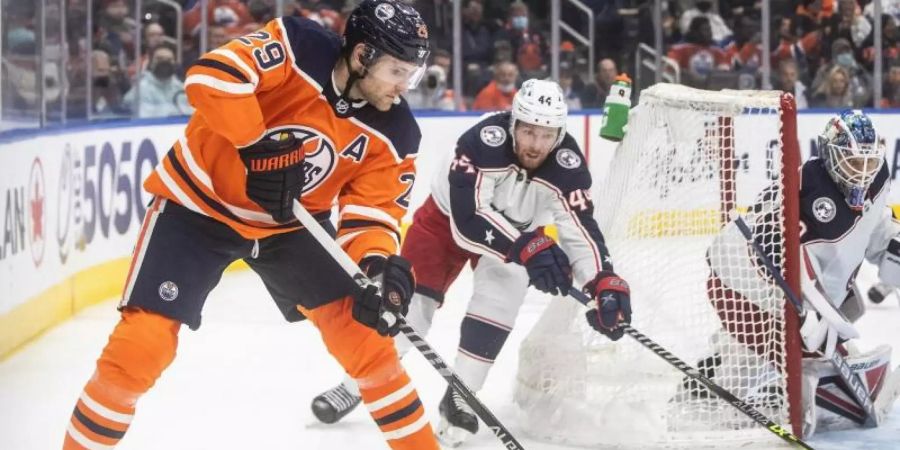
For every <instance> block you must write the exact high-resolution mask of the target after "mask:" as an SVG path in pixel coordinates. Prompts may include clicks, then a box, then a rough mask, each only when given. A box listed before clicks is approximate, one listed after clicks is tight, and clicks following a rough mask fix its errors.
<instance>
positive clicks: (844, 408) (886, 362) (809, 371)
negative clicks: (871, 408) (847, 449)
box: [803, 345, 898, 430]
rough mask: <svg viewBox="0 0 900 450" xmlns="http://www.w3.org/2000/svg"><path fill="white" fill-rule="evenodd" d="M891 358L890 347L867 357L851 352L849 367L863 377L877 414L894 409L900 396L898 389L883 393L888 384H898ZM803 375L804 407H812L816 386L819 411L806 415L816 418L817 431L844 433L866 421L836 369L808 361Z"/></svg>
mask: <svg viewBox="0 0 900 450" xmlns="http://www.w3.org/2000/svg"><path fill="white" fill-rule="evenodd" d="M848 347H849V346H848ZM890 358H891V347H890V346H888V345H881V346H879V347H877V348H875V349H874V350H872V351H870V352H867V353H865V354H854V352H853V351H852V350H851V352H850V355H849V356H848V357H847V364H848V365H849V366H850V368H851V369H852V370H853V371H854V372H856V373H857V374H859V377H860V379H861V380H862V382H863V385H864V387H865V389H866V391H867V392H868V393H869V394H870V395H871V396H872V397H873V398H874V399H875V403H876V411H884V409H883V408H890V407H891V406H892V405H893V402H894V400H895V399H896V396H897V389H894V387H891V388H890V389H888V390H883V388H884V387H885V385H886V381H888V380H890V385H891V386H895V385H896V384H898V383H897V380H896V378H897V377H895V376H892V371H891V368H890V362H891V361H890ZM803 374H804V407H806V406H812V405H811V404H809V403H808V399H807V394H808V393H812V392H810V391H808V389H809V387H810V386H815V391H814V399H815V406H817V408H816V409H815V410H813V411H804V417H812V418H813V420H814V422H813V425H812V428H813V429H815V428H819V429H822V430H837V429H844V428H848V427H852V426H856V425H860V424H862V423H863V422H864V421H865V411H864V410H863V409H862V408H860V407H859V405H857V404H856V401H855V400H854V398H853V395H852V394H851V393H850V391H849V388H848V387H847V386H846V385H845V384H844V383H843V381H842V380H841V378H840V376H838V373H837V371H836V369H835V368H834V366H833V365H831V364H828V362H827V361H825V360H822V359H806V360H804V362H803ZM807 381H809V383H807ZM883 394H884V397H882V395H883ZM804 409H806V408H804ZM804 422H806V421H804ZM804 425H806V423H805V424H804Z"/></svg>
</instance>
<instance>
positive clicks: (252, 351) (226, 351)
mask: <svg viewBox="0 0 900 450" xmlns="http://www.w3.org/2000/svg"><path fill="white" fill-rule="evenodd" d="M860 277H861V280H862V283H861V285H862V286H863V288H864V290H863V292H865V290H866V289H868V286H869V285H870V284H871V280H872V279H873V268H871V267H864V268H863V271H862V273H861V275H860ZM470 289H471V273H470V272H468V271H464V272H463V274H462V275H461V276H460V279H459V280H458V281H457V283H456V284H455V285H454V287H453V288H452V289H451V291H450V293H449V294H448V296H447V298H448V300H447V302H446V306H445V307H444V308H443V309H441V310H439V311H438V314H437V316H436V318H435V324H434V328H433V330H432V333H431V334H430V335H429V336H428V341H429V342H430V343H431V344H432V345H433V346H434V347H435V348H436V349H437V350H438V351H439V353H441V354H442V355H444V356H446V357H447V358H446V359H448V360H449V361H452V360H453V358H454V357H455V347H456V344H457V340H458V338H459V323H460V321H461V319H462V315H463V314H464V312H465V305H466V303H467V301H468V297H469V292H470ZM546 302H547V298H546V297H544V296H542V295H540V294H538V293H532V294H531V295H530V296H529V298H528V300H527V301H526V303H525V305H524V306H523V308H522V314H521V315H520V317H519V320H518V322H517V324H516V329H515V331H513V333H512V335H511V336H510V338H509V341H508V344H507V346H506V348H505V349H504V351H503V353H501V355H500V357H499V359H498V361H497V363H496V366H495V368H494V370H493V371H492V373H491V375H490V377H489V378H488V380H487V383H486V385H485V387H484V389H483V390H482V392H481V393H480V394H479V397H480V398H481V399H482V400H483V401H484V402H485V403H486V404H487V405H488V406H489V407H490V408H491V409H492V410H493V411H494V413H495V414H496V415H497V416H498V417H499V419H500V420H501V421H502V422H503V423H504V424H506V425H507V427H508V428H509V429H510V431H511V432H512V433H513V434H514V435H517V437H519V435H521V434H522V430H521V428H519V427H518V426H517V418H516V415H517V414H518V413H517V409H516V408H515V406H513V405H512V403H511V399H512V386H513V383H511V381H510V380H512V379H513V377H514V376H515V366H516V355H517V353H518V351H517V348H518V343H519V342H520V341H521V339H522V338H523V337H524V335H525V334H526V333H527V331H528V330H529V329H530V328H531V326H532V324H533V323H534V322H535V321H536V320H537V318H538V316H539V315H540V313H541V311H543V308H544V305H545V304H546ZM636 313H639V312H636ZM117 318H118V315H117V313H116V311H115V302H114V301H113V300H110V301H107V302H104V303H101V304H99V305H96V306H94V307H91V308H88V309H86V310H84V311H83V312H81V313H79V314H78V315H76V316H75V317H74V318H73V319H72V320H69V321H67V322H65V323H63V324H62V325H60V326H58V327H56V328H54V329H52V330H50V331H49V332H47V333H46V334H44V335H43V336H41V337H40V338H38V339H37V340H35V341H34V342H32V343H30V344H28V345H27V346H26V347H25V348H24V349H22V350H20V351H19V352H17V353H15V354H14V355H12V356H11V357H9V358H8V359H7V360H5V361H3V362H0V449H2V450H31V449H34V450H46V449H58V448H60V447H61V443H62V438H63V434H64V432H65V431H64V430H65V427H66V424H67V422H68V420H69V416H70V414H71V412H72V408H73V407H74V403H75V400H76V398H77V396H78V394H79V393H80V391H81V388H82V387H83V385H84V382H85V381H86V380H87V379H88V377H89V376H90V375H91V373H92V371H93V365H94V362H95V359H96V358H97V356H98V355H99V353H100V350H101V349H102V347H103V345H104V344H105V343H106V338H107V336H108V335H109V333H110V331H112V328H113V326H114V325H115V323H116V320H117ZM203 322H204V323H203V326H202V327H201V328H200V330H199V331H196V332H192V331H190V330H189V329H187V328H184V329H183V330H182V332H181V335H180V345H179V349H178V357H177V358H176V360H175V362H174V363H173V364H172V365H171V366H170V367H169V369H168V370H167V371H166V372H165V373H164V374H163V376H162V377H161V378H160V380H159V381H158V383H157V385H156V386H155V387H154V388H153V389H152V390H151V391H150V392H149V393H148V394H147V395H146V396H144V398H142V399H141V401H140V403H139V405H138V412H137V416H136V419H135V420H134V422H133V424H132V426H131V429H130V430H129V432H128V435H127V436H126V437H125V439H123V440H122V442H121V444H120V446H119V447H118V448H119V449H122V450H129V449H130V450H136V449H146V450H149V449H154V450H155V449H167V450H201V449H203V450H206V449H216V450H227V449H341V450H344V449H347V450H362V449H384V448H387V447H386V445H385V444H384V443H383V441H382V440H381V437H380V433H379V432H378V430H377V428H376V427H375V425H374V423H372V422H371V419H370V418H369V417H368V415H367V413H366V411H365V409H364V408H358V409H357V410H356V411H354V412H353V413H352V414H351V415H350V416H348V417H347V418H345V419H344V420H343V421H342V422H340V423H339V424H337V425H331V426H326V425H320V424H318V423H317V422H316V420H315V418H314V417H313V415H312V413H311V412H310V410H309V402H310V399H311V398H312V397H313V396H314V395H316V394H317V393H319V392H320V391H322V390H323V389H325V388H328V387H331V386H332V385H333V384H334V383H336V382H337V381H339V380H340V378H341V373H342V372H341V370H340V368H339V367H338V365H337V363H335V362H334V361H333V360H332V359H331V358H330V356H328V354H327V353H326V352H325V350H324V348H323V345H322V343H321V342H320V339H319V337H318V335H317V333H316V331H315V329H314V328H313V327H312V326H311V325H309V324H308V323H301V324H287V323H286V322H284V321H283V320H282V319H281V315H280V314H279V313H278V311H277V309H276V308H275V307H274V304H273V303H272V302H271V300H269V296H268V294H267V293H266V291H265V289H264V288H263V286H262V283H261V282H260V281H259V279H258V278H257V277H256V275H255V274H253V273H252V272H249V271H245V272H238V273H233V274H229V275H226V276H225V277H224V278H223V280H222V282H221V284H220V285H219V286H218V287H217V288H216V290H215V291H213V293H212V295H211V296H210V298H209V300H208V302H207V306H206V310H205V314H204V318H203ZM857 325H858V329H859V330H860V332H861V334H862V336H863V338H862V340H861V343H860V344H861V345H860V346H861V347H862V348H863V349H867V348H871V347H873V346H874V345H876V344H878V343H890V344H891V345H892V346H893V347H894V356H893V361H894V363H893V364H894V365H896V364H897V362H898V361H900V351H898V347H900V326H898V325H900V307H898V301H897V298H896V297H891V298H889V299H887V300H886V301H885V302H884V303H882V304H881V305H871V304H870V305H869V311H868V313H867V314H866V316H865V317H864V318H863V319H861V322H860V323H858V324H857ZM404 364H405V365H406V367H407V368H408V369H409V372H410V374H411V376H412V378H413V380H414V382H415V384H416V385H417V386H418V389H419V394H420V396H421V397H422V401H423V402H424V404H425V407H426V409H427V411H428V414H429V415H430V416H431V417H432V420H433V422H436V418H437V403H438V401H439V400H440V397H441V395H442V394H443V392H444V389H445V387H446V384H445V383H444V381H443V379H442V378H441V377H440V376H439V375H438V374H437V372H435V371H434V370H433V369H432V368H431V367H430V366H429V365H428V364H427V363H426V362H425V360H424V359H423V358H422V357H421V356H420V355H418V354H415V353H411V354H410V355H408V356H407V357H406V358H405V359H404ZM483 428H484V427H482V430H481V432H480V433H479V434H478V435H477V436H475V437H474V438H473V439H472V440H470V441H469V443H467V445H466V446H465V447H463V448H464V449H469V450H488V449H500V448H502V445H501V444H500V443H499V441H497V440H496V439H495V438H494V436H493V435H492V434H490V432H488V431H486V430H484V429H483ZM597 432H598V433H602V432H603V431H602V430H597ZM519 440H520V441H521V442H522V444H523V445H524V446H525V447H526V448H528V449H531V450H549V449H563V448H568V447H561V446H558V445H552V444H545V443H539V442H535V441H531V440H529V439H527V438H524V437H521V438H520V439H519ZM778 442H779V441H778V440H777V439H775V438H774V437H773V446H774V445H776V444H777V443H778ZM810 444H812V446H814V447H815V448H816V449H830V450H838V449H840V450H844V449H897V448H900V407H896V406H895V408H894V410H893V413H892V415H891V416H890V417H889V419H888V421H887V423H885V424H883V426H882V427H880V428H878V429H874V430H851V431H843V432H832V433H824V434H819V435H817V436H815V438H814V439H812V440H811V441H810Z"/></svg>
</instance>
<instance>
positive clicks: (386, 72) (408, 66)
mask: <svg viewBox="0 0 900 450" xmlns="http://www.w3.org/2000/svg"><path fill="white" fill-rule="evenodd" d="M424 75H425V64H421V65H417V64H414V63H411V62H406V61H401V60H399V59H397V58H395V57H393V56H391V55H383V56H382V57H380V58H378V59H377V60H375V62H374V63H373V64H372V65H371V66H369V68H368V71H367V73H366V76H367V77H372V78H374V79H376V80H378V81H380V82H382V83H385V84H388V85H391V86H397V87H401V88H402V89H404V90H409V89H415V88H416V86H418V85H419V82H420V81H422V77H423V76H424Z"/></svg>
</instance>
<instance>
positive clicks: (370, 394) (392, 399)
mask: <svg viewBox="0 0 900 450" xmlns="http://www.w3.org/2000/svg"><path fill="white" fill-rule="evenodd" d="M359 392H360V395H362V398H363V402H364V403H365V405H366V408H368V409H369V414H371V415H372V418H373V419H375V423H376V424H377V425H378V428H380V429H381V432H382V433H383V434H384V438H385V440H386V441H387V443H388V445H389V446H390V447H391V448H392V449H394V450H430V449H435V450H437V449H439V448H440V447H439V446H438V444H437V441H436V440H435V437H434V432H433V431H432V429H431V424H430V423H429V422H428V417H426V416H425V408H423V407H422V401H421V400H419V394H418V393H416V389H415V387H413V384H412V381H411V380H410V379H409V376H408V375H407V374H406V372H405V371H402V372H400V374H399V376H398V377H396V378H394V379H393V380H391V381H390V382H388V383H387V384H383V385H381V386H377V387H368V388H367V387H363V386H360V389H359Z"/></svg>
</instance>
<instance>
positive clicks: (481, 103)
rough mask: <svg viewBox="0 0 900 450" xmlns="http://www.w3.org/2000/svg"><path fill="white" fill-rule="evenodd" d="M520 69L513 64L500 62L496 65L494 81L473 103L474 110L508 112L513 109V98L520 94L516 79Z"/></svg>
mask: <svg viewBox="0 0 900 450" xmlns="http://www.w3.org/2000/svg"><path fill="white" fill-rule="evenodd" d="M518 78H519V68H518V67H516V65H515V64H513V63H511V62H505V61H504V62H499V63H497V64H495V65H494V79H493V80H492V81H491V82H490V83H488V85H487V86H485V87H484V89H482V90H481V92H479V93H478V96H476V97H475V102H474V103H472V109H474V110H483V111H500V110H508V109H510V108H511V107H512V100H513V97H514V96H515V95H516V92H518V89H516V79H518Z"/></svg>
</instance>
